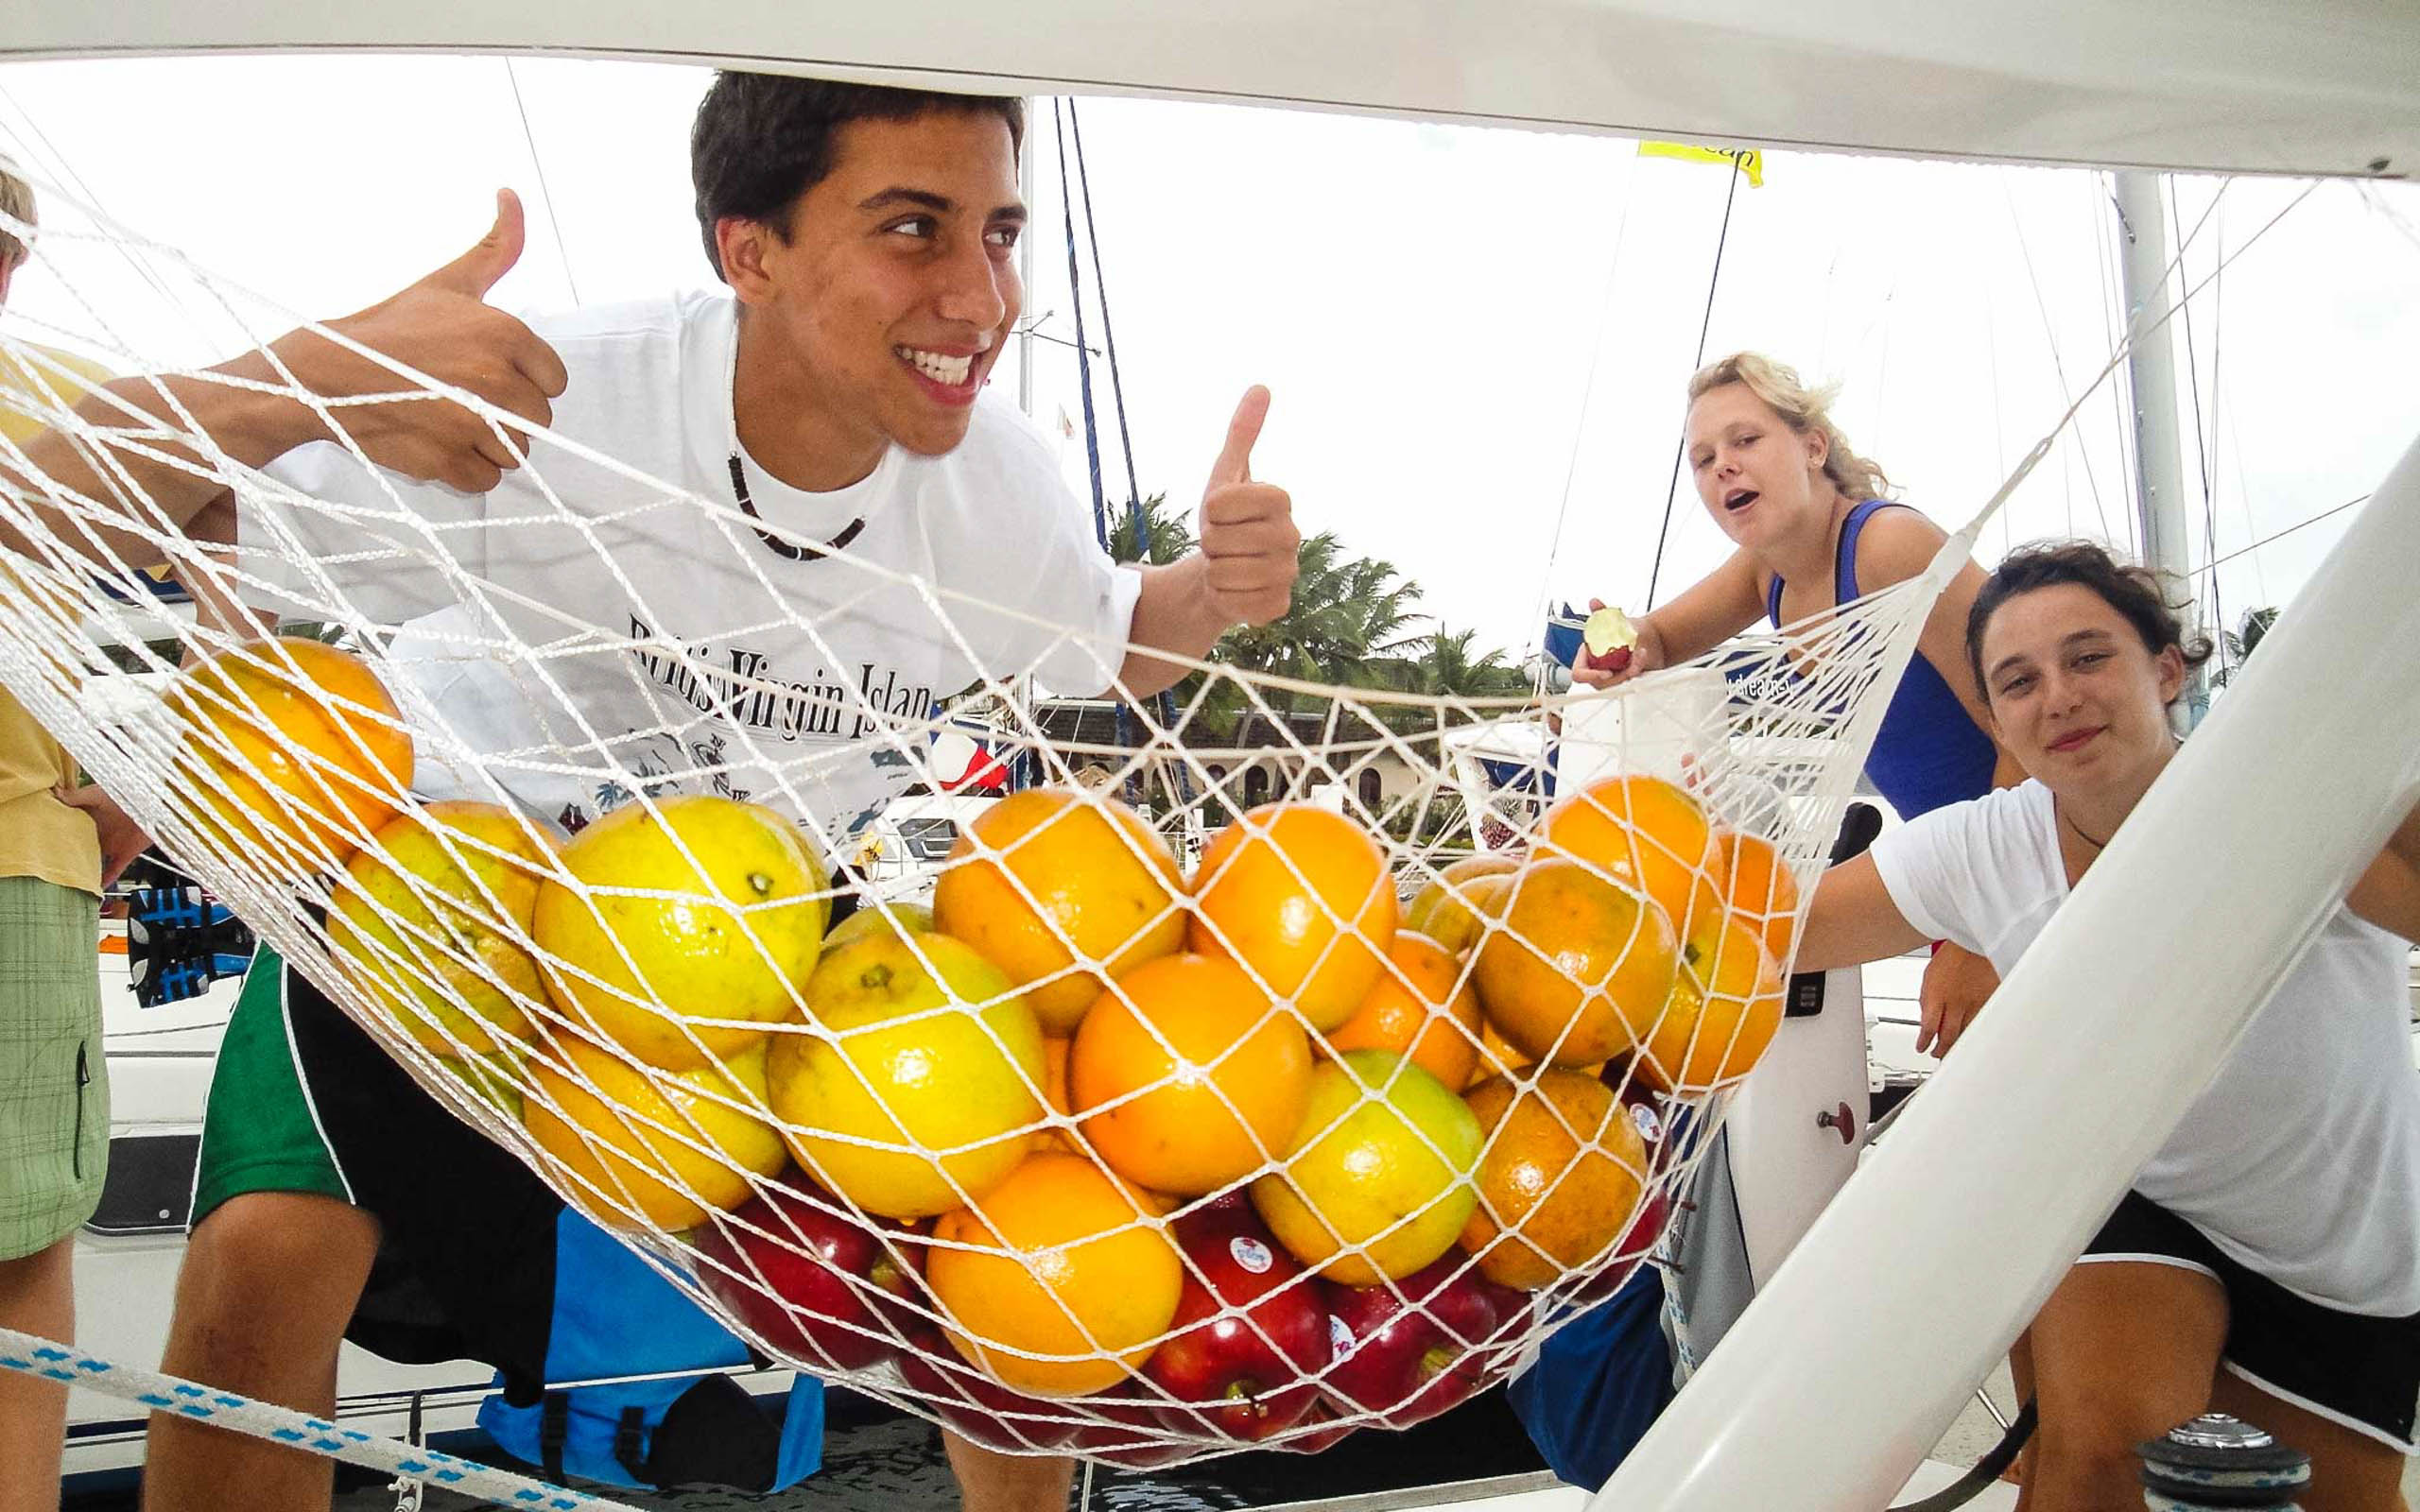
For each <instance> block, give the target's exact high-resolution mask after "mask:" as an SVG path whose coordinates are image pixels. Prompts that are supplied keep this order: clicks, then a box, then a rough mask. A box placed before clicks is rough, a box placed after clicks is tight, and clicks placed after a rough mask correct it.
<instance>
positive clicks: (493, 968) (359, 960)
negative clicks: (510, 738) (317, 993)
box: [328, 801, 554, 1056]
mask: <svg viewBox="0 0 2420 1512" xmlns="http://www.w3.org/2000/svg"><path fill="white" fill-rule="evenodd" d="M553 852H554V841H553V838H552V836H550V835H549V834H547V833H546V832H545V831H544V830H542V829H539V828H538V827H536V826H534V825H531V824H529V823H527V821H525V820H524V819H522V818H521V817H520V816H517V815H515V814H514V813H513V812H512V811H511V810H510V809H505V808H499V807H498V806H496V805H495V804H493V803H471V802H460V801H454V802H443V803H431V804H429V805H427V806H426V807H424V808H421V809H416V810H413V811H411V812H409V813H406V814H402V815H399V816H396V817H395V818H393V819H392V820H389V822H388V823H387V824H385V825H383V826H382V827H380V829H379V831H378V833H376V834H374V835H372V836H371V840H370V844H369V845H368V846H367V847H365V848H364V849H363V850H362V851H360V852H359V853H358V854H356V855H355V856H354V858H353V860H352V861H351V862H350V863H349V864H348V865H347V866H346V868H345V874H344V877H343V878H342V879H341V880H340V882H339V883H338V885H337V889H336V897H335V899H334V900H333V901H332V902H331V903H330V905H329V908H328V950H329V952H330V953H331V954H334V955H335V956H336V958H337V961H338V962H339V963H341V964H342V966H343V967H344V969H345V971H346V973H347V974H348V975H349V976H350V977H351V978H352V979H353V981H354V984H355V985H356V986H357V987H359V988H361V990H362V992H363V993H364V994H365V995H367V996H368V997H369V999H370V1001H371V1002H372V1003H374V1004H376V1005H378V1006H379V1007H380V1008H381V1009H383V1010H385V1011H386V1012H388V1013H389V1014H391V1015H393V1016H394V1017H395V1019H396V1020H397V1021H399V1022H401V1023H402V1024H403V1026H404V1028H405V1029H406V1032H408V1033H409V1034H410V1035H411V1037H412V1039H413V1040H417V1041H418V1042H419V1043H420V1045H421V1046H422V1048H423V1049H426V1050H430V1051H434V1052H435V1053H436V1054H438V1055H441V1056H459V1055H465V1054H468V1055H474V1056H484V1055H489V1054H492V1053H493V1052H494V1051H495V1050H497V1049H498V1048H500V1046H499V1045H498V1042H497V1037H498V1036H501V1037H503V1038H504V1039H505V1040H527V1039H528V1038H529V1036H530V1023H529V1015H528V1013H527V1010H526V1009H525V1008H524V1007H523V1005H524V1004H527V1003H537V1002H541V1001H543V999H544V991H545V988H544V987H542V986H541V985H540V982H539V975H538V962H537V959H536V957H534V956H532V955H531V954H529V953H528V951H527V950H526V949H524V948H523V947H522V946H521V945H520V944H518V943H516V941H517V940H526V939H527V938H528V937H529V921H530V919H531V916H532V915H534V914H535V913H536V912H537V908H538V883H539V880H540V878H541V877H542V876H543V875H544V868H546V867H547V866H548V865H549V864H550V861H551V857H552V855H553Z"/></svg>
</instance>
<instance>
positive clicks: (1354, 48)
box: [0, 0, 2420, 176]
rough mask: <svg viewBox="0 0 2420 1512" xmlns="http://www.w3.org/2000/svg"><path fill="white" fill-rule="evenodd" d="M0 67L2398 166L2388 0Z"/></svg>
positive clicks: (2404, 142)
mask: <svg viewBox="0 0 2420 1512" xmlns="http://www.w3.org/2000/svg"><path fill="white" fill-rule="evenodd" d="M293 47H341V48H360V49H375V50H398V49H406V50H408V49H423V48H441V49H465V50H474V51H492V50H506V51H519V50H524V49H545V50H550V51H572V52H581V53H591V54H597V55H603V56H618V57H632V58H649V59H657V60H691V61H698V62H717V63H748V64H752V65H757V66H776V67H787V68H791V69H795V70H798V71H802V72H815V73H827V74H836V75H844V76H861V77H883V78H888V79H894V80H898V81H901V82H922V83H925V84H928V85H931V86H935V87H942V88H949V89H959V90H969V91H974V90H1002V91H1018V92H1028V93H1076V94H1086V93H1109V94H1150V95H1163V96H1175V97H1186V98H1201V99H1225V100H1238V101H1257V102H1264V103H1270V104H1288V105H1308V106H1314V107H1321V108H1327V109H1336V110H1350V111H1368V112H1383V113H1387V114H1392V115H1407V116H1419V117H1429V118H1436V119H1449V120H1461V121H1477V122H1497V123H1507V124H1514V125H1522V126H1530V127H1537V128H1545V129H1580V130H1600V131H1608V132H1615V133H1620V134H1625V135H1649V136H1659V137H1681V138H1685V139H1689V140H1693V141H1699V142H1708V143H1717V144H1724V145H1734V144H1736V145H1746V146H1803V147H1816V148H1833V149H1841V150H1851V151H1877V152H1900V153H1918V154H1923V155H1926V156H1931V157H1950V158H1977V159H1997V160H2004V161H2024V162H2038V163H2099V164H2107V165H2120V166H2127V165H2131V166H2141V167H2155V168H2167V169H2174V170H2201V171H2211V172H2252V173H2297V174H2306V173H2307V174H2324V175H2369V174H2382V175H2392V176H2404V175H2408V174H2410V173H2411V172H2413V171H2415V166H2420V5H2415V3H2414V0H2298V3H2297V4H2294V5H2275V4H2272V3H2267V0H2133V3H2131V4H2124V5H2111V4H2108V3H2106V0H2045V3H2037V4H2031V5H2027V4H2023V3H2007V0H1934V3H1931V4H1920V3H1914V0H1839V3H1832V4H1813V5H1810V4H1807V3H1806V0H1725V3H1723V4H1720V5H1709V4H1705V3H1703V0H1425V3H1424V0H1333V3H1330V4H1325V5H1312V6H1305V5H1301V4H1299V3H1298V0H1228V3H1225V4H1218V5H1202V4H1200V3H1198V0H1047V3H1044V4H1037V5H1000V4H998V3H996V0H929V3H926V4H921V5H893V6H869V5H864V4H861V3H858V0H845V3H836V0H718V3H717V4H716V5H713V6H667V5H664V4H661V3H659V0H587V3H585V4H581V5H577V6H556V5H538V4H531V3H528V0H348V3H346V4H342V5H329V4H326V3H325V0H219V3H216V4H213V5H206V6H204V5H194V4H192V3H191V0H115V3H112V4H109V5H93V4H89V3H83V0H11V3H10V4H9V23H8V25H7V26H5V27H0V57H8V56H16V57H62V56H83V57H90V56H95V55H103V54H112V53H158V52H169V51H182V50H188V49H204V50H233V51H262V50H268V49H285V48H293Z"/></svg>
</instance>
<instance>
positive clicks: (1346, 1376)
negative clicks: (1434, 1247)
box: [1327, 1254, 1530, 1428]
mask: <svg viewBox="0 0 2420 1512" xmlns="http://www.w3.org/2000/svg"><path fill="white" fill-rule="evenodd" d="M1457 1267H1461V1274H1460V1275H1457V1274H1455V1272H1456V1270H1457ZM1331 1295H1332V1297H1333V1298H1334V1301H1333V1304H1332V1305H1333V1314H1334V1318H1335V1322H1334V1324H1333V1330H1334V1332H1335V1348H1336V1354H1337V1366H1336V1368H1335V1369H1334V1370H1332V1371H1330V1372H1329V1374H1328V1377H1327V1384H1328V1386H1329V1387H1330V1388H1331V1389H1332V1390H1334V1391H1335V1392H1336V1393H1337V1394H1338V1395H1340V1396H1341V1397H1342V1398H1343V1399H1344V1400H1347V1401H1349V1402H1350V1403H1351V1404H1352V1405H1353V1406H1354V1407H1357V1408H1359V1409H1361V1410H1363V1411H1366V1412H1374V1413H1376V1414H1378V1415H1379V1416H1380V1417H1381V1419H1382V1420H1383V1421H1385V1422H1386V1423H1387V1425H1388V1426H1390V1427H1393V1428H1409V1427H1410V1426H1411V1425H1412V1424H1413V1423H1417V1422H1423V1421H1426V1419H1428V1418H1430V1417H1436V1416H1437V1415H1438V1414H1439V1413H1441V1412H1443V1411H1444V1410H1445V1409H1447V1408H1448V1407H1452V1406H1454V1405H1456V1404H1458V1403H1460V1402H1461V1401H1463V1400H1466V1399H1467V1398H1469V1397H1471V1396H1472V1395H1474V1394H1475V1393H1477V1392H1478V1390H1479V1389H1480V1388H1481V1387H1483V1386H1485V1385H1487V1384H1488V1383H1489V1382H1490V1381H1491V1380H1493V1379H1494V1378H1495V1376H1496V1375H1498V1374H1500V1373H1501V1371H1502V1369H1503V1368H1504V1367H1506V1366H1510V1365H1511V1364H1512V1361H1511V1359H1510V1358H1509V1355H1508V1354H1507V1353H1506V1351H1502V1350H1498V1349H1480V1348H1479V1347H1480V1346H1482V1345H1485V1344H1488V1343H1489V1342H1490V1341H1494V1342H1495V1343H1497V1344H1503V1343H1506V1342H1508V1341H1510V1339H1511V1338H1512V1337H1513V1335H1514V1334H1515V1333H1516V1332H1518V1330H1519V1327H1520V1324H1521V1322H1522V1321H1523V1319H1524V1318H1525V1317H1526V1315H1527V1314H1528V1311H1529V1306H1530V1298H1529V1297H1528V1295H1527V1294H1526V1293H1522V1292H1516V1291H1514V1290H1513V1289H1512V1288H1511V1287H1508V1286H1498V1285H1496V1284H1495V1282H1493V1281H1491V1280H1487V1279H1486V1278H1485V1277H1483V1276H1481V1275H1480V1274H1479V1273H1478V1266H1476V1265H1472V1264H1469V1263H1468V1261H1467V1258H1466V1257H1464V1256H1462V1255H1460V1254H1454V1255H1448V1256H1446V1257H1445V1258H1444V1259H1443V1260H1441V1261H1438V1262H1436V1263H1433V1264H1431V1265H1429V1266H1428V1267H1427V1268H1426V1270H1421V1271H1415V1272H1414V1273H1412V1274H1411V1275H1409V1276H1407V1277H1405V1278H1404V1279H1403V1280H1400V1281H1397V1282H1395V1283H1394V1284H1393V1285H1392V1286H1384V1285H1381V1286H1347V1287H1337V1288H1333V1289H1332V1291H1331ZM1412 1304H1418V1305H1417V1306H1416V1307H1415V1306H1414V1305H1412Z"/></svg>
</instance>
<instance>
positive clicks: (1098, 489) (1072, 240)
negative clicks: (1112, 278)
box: [1050, 95, 1109, 552]
mask: <svg viewBox="0 0 2420 1512" xmlns="http://www.w3.org/2000/svg"><path fill="white" fill-rule="evenodd" d="M1065 103H1066V102H1065V101H1064V100H1063V99H1061V98H1060V97H1058V96H1056V95H1054V96H1052V98H1051V101H1050V125H1051V129H1052V130H1053V132H1054V133H1055V134H1056V136H1057V137H1058V140H1059V211H1060V215H1061V217H1062V219H1063V221H1064V222H1065V225H1066V231H1067V298H1068V300H1069V301H1070V302H1071V303H1073V304H1074V306H1075V310H1074V314H1075V320H1076V387H1078V388H1079V389H1080V390H1081V391H1082V394H1083V402H1084V404H1083V407H1084V454H1085V459H1086V461H1087V462H1088V464H1089V465H1090V467H1091V470H1092V485H1093V536H1094V538H1095V539H1096V540H1097V541H1098V542H1099V543H1100V549H1101V550H1102V551H1104V552H1106V551H1107V550H1109V506H1108V503H1107V499H1108V495H1107V493H1106V492H1105V490H1103V488H1102V486H1101V481H1100V432H1099V430H1098V426H1097V417H1096V416H1095V415H1094V413H1093V358H1092V350H1093V349H1092V348H1091V347H1089V346H1086V345H1085V344H1084V280H1083V272H1082V269H1081V268H1080V266H1079V265H1078V259H1077V257H1076V198H1075V196H1074V195H1073V194H1071V193H1069V192H1068V185H1067V121H1066V115H1065V112H1064V109H1063V107H1064V105H1065Z"/></svg>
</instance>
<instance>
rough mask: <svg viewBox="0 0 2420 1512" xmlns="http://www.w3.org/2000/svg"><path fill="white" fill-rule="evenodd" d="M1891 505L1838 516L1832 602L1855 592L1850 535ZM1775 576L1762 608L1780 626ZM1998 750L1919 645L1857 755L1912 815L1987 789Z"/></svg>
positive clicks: (1872, 502) (1879, 788)
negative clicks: (1868, 743) (1869, 746)
mask: <svg viewBox="0 0 2420 1512" xmlns="http://www.w3.org/2000/svg"><path fill="white" fill-rule="evenodd" d="M1893 507H1899V508H1904V507H1906V506H1904V505H1900V506H1893V503H1892V502H1891V501H1890V500H1888V499H1868V500H1866V501H1865V502H1864V503H1862V504H1860V505H1858V507H1856V508H1854V509H1851V510H1850V511H1849V517H1848V519H1846V520H1845V521H1842V522H1841V547H1840V561H1839V563H1838V564H1837V565H1836V566H1835V568H1834V569H1833V584H1832V590H1833V593H1834V594H1835V595H1836V596H1835V597H1834V598H1833V600H1832V601H1833V602H1834V603H1836V604H1845V603H1847V602H1848V601H1849V600H1851V599H1853V598H1855V597H1857V596H1858V586H1857V538H1858V535H1859V533H1861V532H1862V531H1863V530H1864V529H1865V523H1866V522H1867V521H1868V520H1870V519H1872V518H1874V515H1875V513H1876V511H1877V510H1881V509H1889V508H1893ZM1781 590H1782V580H1781V578H1780V576H1778V575H1776V576H1774V578H1773V581H1772V587H1771V588H1770V589H1769V590H1767V591H1766V593H1765V613H1766V615H1767V616H1768V617H1769V618H1771V619H1772V622H1773V627H1774V628H1775V629H1779V628H1780V627H1781ZM1998 759H1999V753H1998V751H1997V749H1995V748H1994V747H1993V745H1992V738H1991V737H1990V736H1989V735H1986V734H1984V733H1983V731H1982V730H1980V729H1979V728H1978V727H1977V726H1976V724H1975V719H1974V716H1973V715H1971V714H1969V713H1967V712H1966V706H1965V705H1964V704H1962V703H1960V702H1959V701H1958V695H1956V694H1955V693H1952V692H1951V691H1950V689H1949V684H1948V683H1946V682H1945V681H1943V680H1942V677H1941V674H1940V673H1939V672H1938V671H1936V670H1934V668H1933V664H1932V663H1931V662H1928V661H1927V660H1925V656H1924V653H1923V652H1921V651H1919V652H1917V653H1916V655H1915V656H1914V657H1913V658H1911V659H1910V661H1909V662H1908V671H1907V674H1906V676H1904V677H1902V678H1901V679H1899V686H1898V688H1897V690H1896V691H1895V692H1893V694H1892V695H1891V707H1890V708H1889V710H1887V711H1886V712H1885V713H1883V716H1882V728H1881V730H1878V731H1876V734H1875V737H1874V749H1873V751H1872V752H1871V753H1870V754H1868V755H1867V757H1866V758H1865V775H1866V777H1867V779H1868V780H1869V781H1871V782H1873V783H1874V787H1875V791H1876V792H1878V793H1880V794H1881V795H1882V797H1883V799H1884V801H1886V802H1888V803H1889V804H1890V805H1891V807H1892V808H1893V809H1894V810H1896V811H1897V812H1898V815H1899V817H1901V818H1903V819H1912V818H1914V817H1915V816H1917V815H1919V814H1926V813H1929V812H1931V811H1932V810H1934V809H1937V808H1940V807H1941V806H1942V805H1943V804H1945V803H1962V802H1964V801H1965V800H1966V799H1970V798H1980V797H1982V796H1983V795H1984V794H1985V793H1988V792H1990V791H1991V789H1992V768H1993V766H1994V765H1996V764H1997V761H1998Z"/></svg>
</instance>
